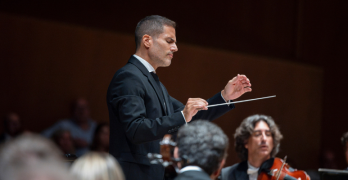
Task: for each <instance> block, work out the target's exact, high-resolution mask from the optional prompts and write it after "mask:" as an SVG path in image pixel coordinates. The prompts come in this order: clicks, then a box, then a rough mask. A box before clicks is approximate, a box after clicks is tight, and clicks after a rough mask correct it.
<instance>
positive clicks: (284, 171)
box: [257, 156, 310, 180]
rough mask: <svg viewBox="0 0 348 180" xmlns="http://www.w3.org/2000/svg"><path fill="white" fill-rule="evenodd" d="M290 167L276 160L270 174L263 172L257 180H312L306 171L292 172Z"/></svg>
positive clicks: (282, 161)
mask: <svg viewBox="0 0 348 180" xmlns="http://www.w3.org/2000/svg"><path fill="white" fill-rule="evenodd" d="M289 169H290V166H289V165H288V164H287V163H286V156H285V158H284V160H282V159H280V158H274V162H273V165H272V167H271V168H270V169H269V171H268V172H261V173H260V174H259V176H258V178H257V180H310V177H309V176H308V175H307V173H306V172H305V171H302V170H296V169H295V170H294V171H290V170H289Z"/></svg>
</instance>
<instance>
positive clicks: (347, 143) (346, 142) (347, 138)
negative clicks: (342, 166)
mask: <svg viewBox="0 0 348 180" xmlns="http://www.w3.org/2000/svg"><path fill="white" fill-rule="evenodd" d="M341 141H342V145H343V147H344V154H345V156H346V162H347V165H348V132H346V133H344V134H343V136H342V138H341ZM346 170H348V167H347V168H346Z"/></svg>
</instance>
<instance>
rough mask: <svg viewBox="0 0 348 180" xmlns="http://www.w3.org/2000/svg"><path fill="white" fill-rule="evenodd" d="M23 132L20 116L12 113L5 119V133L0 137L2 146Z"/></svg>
mask: <svg viewBox="0 0 348 180" xmlns="http://www.w3.org/2000/svg"><path fill="white" fill-rule="evenodd" d="M22 132H23V128H22V123H21V120H20V118H19V115H18V114H16V113H14V112H11V113H8V114H6V115H5V117H4V132H3V133H2V134H1V135H0V144H1V143H4V142H6V141H8V140H10V139H12V138H14V137H16V136H18V135H20V134H21V133H22Z"/></svg>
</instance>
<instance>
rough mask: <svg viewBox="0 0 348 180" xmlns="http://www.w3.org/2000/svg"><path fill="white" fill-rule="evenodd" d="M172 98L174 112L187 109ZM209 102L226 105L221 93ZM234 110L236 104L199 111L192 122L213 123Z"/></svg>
mask: <svg viewBox="0 0 348 180" xmlns="http://www.w3.org/2000/svg"><path fill="white" fill-rule="evenodd" d="M170 98H171V101H172V104H173V107H174V112H178V111H182V110H183V109H184V108H185V106H184V105H183V104H182V103H181V102H180V101H178V100H176V99H174V98H173V97H170ZM207 102H208V104H221V103H225V100H224V99H223V98H222V97H221V92H219V93H217V94H215V95H214V96H213V97H211V98H210V99H208V100H207ZM234 108H235V106H234V104H230V105H229V106H228V105H222V106H217V107H210V108H208V110H206V111H199V112H198V113H197V114H196V115H195V116H193V117H192V121H194V120H199V119H200V120H209V121H213V120H215V119H217V118H219V117H220V116H222V115H223V114H225V113H226V112H228V111H230V110H231V109H234Z"/></svg>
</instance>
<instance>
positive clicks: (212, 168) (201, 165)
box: [174, 120, 228, 180]
mask: <svg viewBox="0 0 348 180" xmlns="http://www.w3.org/2000/svg"><path fill="white" fill-rule="evenodd" d="M227 148H228V137H227V136H226V135H225V133H224V132H223V131H222V130H221V128H220V127H218V126H217V125H215V124H213V123H211V122H208V121H202V120H198V121H194V122H192V123H190V124H189V125H187V126H183V127H181V128H180V129H179V132H178V137H177V147H176V149H175V151H174V152H175V157H176V158H180V160H181V161H180V163H179V166H180V168H181V169H180V172H179V175H178V176H177V177H176V178H175V179H174V180H212V179H213V180H214V179H216V177H217V176H218V175H219V174H220V171H221V168H222V167H223V166H224V164H225V159H226V156H227Z"/></svg>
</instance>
